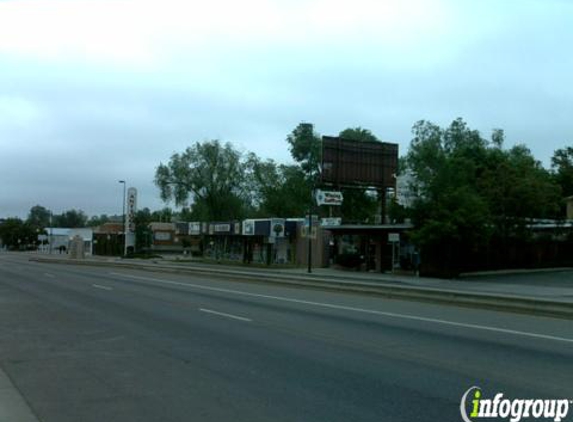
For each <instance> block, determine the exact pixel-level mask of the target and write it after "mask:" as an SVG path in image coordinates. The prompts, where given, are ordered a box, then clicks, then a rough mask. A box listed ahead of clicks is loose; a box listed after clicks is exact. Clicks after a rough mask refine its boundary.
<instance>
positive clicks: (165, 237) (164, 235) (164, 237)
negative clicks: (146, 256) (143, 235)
mask: <svg viewBox="0 0 573 422" xmlns="http://www.w3.org/2000/svg"><path fill="white" fill-rule="evenodd" d="M153 237H154V239H155V240H158V241H160V242H167V241H169V240H171V233H169V232H155V233H153Z"/></svg>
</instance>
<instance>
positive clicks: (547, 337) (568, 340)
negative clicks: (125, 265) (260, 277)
mask: <svg viewBox="0 0 573 422" xmlns="http://www.w3.org/2000/svg"><path fill="white" fill-rule="evenodd" d="M110 274H112V275H117V276H121V277H127V278H133V279H140V280H146V281H154V282H157V283H164V284H171V285H174V286H183V287H190V288H194V289H201V290H210V291H214V292H222V293H231V294H236V295H241V296H250V297H258V298H261V299H271V300H279V301H282V302H291V303H300V304H304V305H312V306H318V307H322V308H330V309H340V310H344V311H352V312H360V313H364V314H371V315H380V316H385V317H389V318H397V319H407V320H411V321H423V322H430V323H433V324H442V325H449V326H452V327H460V328H470V329H473V330H482V331H492V332H495V333H503V334H511V335H516V336H522V337H532V338H538V339H544V340H553V341H562V342H566V343H573V338H566V337H558V336H550V335H547V334H538V333H529V332H526V331H518V330H510V329H506V328H498V327H489V326H487V325H477V324H466V323H463V322H455V321H447V320H444V319H436V318H426V317H420V316H416V315H406V314H397V313H394V312H384V311H376V310H374V309H363V308H355V307H352V306H344V305H334V304H332V303H323V302H313V301H310V300H301V299H292V298H288V297H281V296H271V295H263V294H259V293H249V292H243V291H240V290H232V289H223V288H220V287H209V286H202V285H200V284H192V283H180V282H177V281H171V280H161V279H157V278H151V277H140V276H135V275H130V274H121V273H115V272H110Z"/></svg>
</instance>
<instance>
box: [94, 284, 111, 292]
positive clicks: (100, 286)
mask: <svg viewBox="0 0 573 422" xmlns="http://www.w3.org/2000/svg"><path fill="white" fill-rule="evenodd" d="M92 287H95V288H96V289H101V290H108V291H110V290H113V288H112V287H109V286H102V285H101V284H92Z"/></svg>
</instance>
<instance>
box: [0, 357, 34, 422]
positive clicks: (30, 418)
mask: <svg viewBox="0 0 573 422" xmlns="http://www.w3.org/2000/svg"><path fill="white" fill-rule="evenodd" d="M0 422H39V420H38V418H37V417H36V416H35V415H34V412H33V411H32V409H31V408H30V406H28V403H27V402H26V400H25V399H24V397H23V396H22V395H21V394H20V392H19V391H18V389H17V388H16V387H15V386H14V384H13V383H12V381H11V380H10V378H9V377H8V375H7V374H6V373H5V372H4V371H3V370H2V368H0Z"/></svg>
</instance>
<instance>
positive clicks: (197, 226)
mask: <svg viewBox="0 0 573 422" xmlns="http://www.w3.org/2000/svg"><path fill="white" fill-rule="evenodd" d="M189 234H190V235H194V236H196V235H199V234H201V223H199V222H192V223H189Z"/></svg>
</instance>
